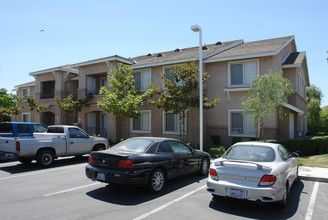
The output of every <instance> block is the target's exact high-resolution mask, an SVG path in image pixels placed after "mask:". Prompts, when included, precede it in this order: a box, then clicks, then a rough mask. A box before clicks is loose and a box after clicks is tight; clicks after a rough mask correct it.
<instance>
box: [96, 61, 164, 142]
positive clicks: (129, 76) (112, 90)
mask: <svg viewBox="0 0 328 220" xmlns="http://www.w3.org/2000/svg"><path fill="white" fill-rule="evenodd" d="M107 74H108V77H109V78H110V85H109V88H106V87H104V86H103V87H102V88H101V89H100V94H103V95H104V97H103V100H102V101H98V103H97V104H98V106H99V107H100V108H101V109H102V110H104V111H105V112H108V113H112V114H113V115H115V116H118V117H122V118H123V119H124V121H125V123H124V124H125V127H126V128H127V123H128V119H129V118H139V117H140V114H141V111H140V106H141V105H142V104H143V103H144V102H145V101H146V100H147V99H148V98H150V97H152V96H153V95H154V94H155V93H157V92H158V88H157V87H156V86H155V85H154V84H151V85H149V88H148V89H147V90H146V91H145V92H140V91H139V90H138V89H137V87H136V84H135V83H136V82H135V79H134V76H133V71H132V68H131V67H129V66H128V65H125V64H122V63H119V64H118V66H117V68H116V69H115V68H112V71H111V72H109V73H107ZM126 128H124V138H126V137H127V135H126Z"/></svg>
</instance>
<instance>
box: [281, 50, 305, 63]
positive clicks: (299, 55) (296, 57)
mask: <svg viewBox="0 0 328 220" xmlns="http://www.w3.org/2000/svg"><path fill="white" fill-rule="evenodd" d="M304 57H305V52H304V51H302V52H293V53H290V54H289V56H288V57H287V58H286V60H285V61H284V62H283V63H282V65H297V64H299V65H300V64H302V62H303V59H304Z"/></svg>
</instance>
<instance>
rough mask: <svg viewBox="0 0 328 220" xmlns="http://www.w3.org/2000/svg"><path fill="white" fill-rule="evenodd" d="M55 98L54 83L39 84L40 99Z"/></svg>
mask: <svg viewBox="0 0 328 220" xmlns="http://www.w3.org/2000/svg"><path fill="white" fill-rule="evenodd" d="M54 97H55V81H47V82H41V94H40V98H41V99H51V98H54Z"/></svg>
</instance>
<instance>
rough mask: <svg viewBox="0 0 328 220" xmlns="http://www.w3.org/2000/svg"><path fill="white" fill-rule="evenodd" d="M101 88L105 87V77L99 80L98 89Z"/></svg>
mask: <svg viewBox="0 0 328 220" xmlns="http://www.w3.org/2000/svg"><path fill="white" fill-rule="evenodd" d="M103 86H105V87H107V77H102V78H100V89H101V87H103Z"/></svg>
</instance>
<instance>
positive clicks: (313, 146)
mask: <svg viewBox="0 0 328 220" xmlns="http://www.w3.org/2000/svg"><path fill="white" fill-rule="evenodd" d="M264 142H267V143H279V144H281V145H283V146H284V147H286V148H287V149H288V150H289V151H290V152H296V153H298V154H299V155H300V156H313V155H318V154H327V153H328V136H315V137H305V138H298V139H290V140H265V141H264Z"/></svg>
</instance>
